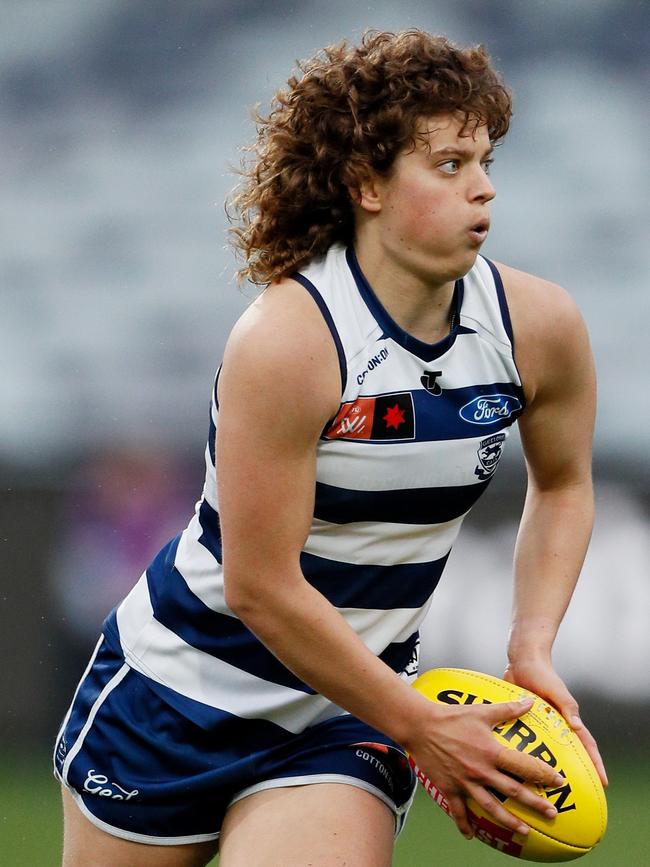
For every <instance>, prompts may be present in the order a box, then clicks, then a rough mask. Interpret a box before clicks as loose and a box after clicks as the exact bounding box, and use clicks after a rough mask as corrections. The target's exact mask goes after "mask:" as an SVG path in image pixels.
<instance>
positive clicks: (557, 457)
mask: <svg viewBox="0 0 650 867" xmlns="http://www.w3.org/2000/svg"><path fill="white" fill-rule="evenodd" d="M503 271H504V272H505V273H504V279H505V281H506V286H507V287H508V284H509V288H510V291H511V296H509V297H511V298H512V301H513V302H514V303H511V309H512V312H513V318H514V319H515V323H514V324H515V334H516V339H517V345H518V346H519V347H521V349H520V350H519V351H518V363H519V367H520V371H521V374H522V378H523V379H524V384H525V388H526V392H527V395H526V396H527V406H526V410H525V412H524V414H523V415H522V417H521V419H520V422H519V428H520V431H521V437H522V444H523V448H524V454H525V458H526V466H527V470H528V489H527V493H526V502H525V505H524V511H523V515H522V519H521V523H520V526H519V532H518V535H517V544H516V548H515V589H514V599H513V613H512V627H511V632H510V639H509V645H508V659H509V667H508V671H507V675H506V676H507V677H508V678H509V679H512V680H513V681H515V682H516V683H519V684H521V685H522V686H527V687H528V688H530V689H532V690H534V691H536V692H539V693H541V694H542V695H544V697H545V698H547V699H548V700H550V701H551V702H553V703H554V704H555V705H557V706H558V707H559V709H560V711H561V712H562V713H563V714H564V716H566V717H567V719H568V720H569V721H570V722H571V724H572V725H573V727H574V728H575V730H576V731H577V733H578V734H579V735H580V737H581V739H582V740H583V742H584V744H585V746H586V748H587V749H588V751H589V753H590V754H591V756H592V759H593V761H594V764H595V765H596V767H597V768H598V770H599V773H600V775H601V778H602V779H603V781H604V782H606V775H605V771H604V767H603V764H602V760H601V758H600V755H599V754H598V750H597V748H596V744H595V742H594V740H593V738H592V737H591V735H590V734H589V732H588V731H587V730H586V728H585V727H584V725H583V723H582V722H581V720H580V717H579V712H578V705H577V702H576V701H575V699H574V698H573V696H572V695H571V694H570V693H569V691H568V690H567V688H566V686H565V685H564V683H563V682H562V681H561V679H560V678H559V677H558V676H557V675H556V674H555V672H554V671H553V668H552V663H551V650H552V646H553V642H554V640H555V637H556V634H557V631H558V628H559V626H560V623H561V621H562V619H563V617H564V614H565V612H566V609H567V607H568V605H569V602H570V600H571V597H572V594H573V591H574V589H575V585H576V582H577V580H578V577H579V575H580V570H581V568H582V565H583V562H584V558H585V554H586V552H587V546H588V544H589V539H590V536H591V530H592V524H593V490H592V481H591V446H592V434H593V426H594V415H595V374H594V366H593V359H592V355H591V350H590V346H589V339H588V336H587V331H586V328H585V325H584V322H583V320H582V317H581V316H580V313H579V312H578V310H577V308H576V306H575V304H574V303H573V301H572V300H571V299H570V298H569V296H568V295H567V294H566V293H565V292H564V290H562V289H560V287H558V286H554V285H553V284H549V283H546V282H545V281H541V280H537V279H536V278H531V277H529V275H523V274H521V273H519V272H514V271H512V270H511V269H506V268H504V269H503Z"/></svg>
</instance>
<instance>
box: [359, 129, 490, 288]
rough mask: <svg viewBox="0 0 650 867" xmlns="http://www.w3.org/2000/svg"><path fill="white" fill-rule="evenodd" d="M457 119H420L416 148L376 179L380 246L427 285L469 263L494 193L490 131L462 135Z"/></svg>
mask: <svg viewBox="0 0 650 867" xmlns="http://www.w3.org/2000/svg"><path fill="white" fill-rule="evenodd" d="M462 125H463V121H462V118H459V117H457V116H454V115H441V116H436V117H431V118H428V119H427V120H426V121H423V122H422V124H421V126H420V127H419V129H418V133H419V134H418V136H417V139H416V145H415V147H414V148H410V149H409V150H406V151H404V152H402V153H401V154H400V155H399V156H398V157H397V159H396V160H395V163H394V164H393V168H392V170H391V173H390V175H389V176H388V177H387V178H381V179H379V180H378V182H377V196H378V199H379V202H380V208H379V211H378V212H377V213H376V217H377V218H378V219H377V222H376V227H377V229H378V242H379V244H380V246H381V247H382V248H383V253H384V254H385V255H388V256H389V257H390V259H391V260H392V261H393V263H394V264H395V265H397V266H399V267H400V268H405V269H406V270H407V271H408V272H410V273H411V274H413V275H414V276H417V277H419V278H420V279H423V280H425V281H427V282H434V283H439V282H446V281H449V280H455V279H457V278H458V277H462V276H463V275H464V274H466V273H467V272H468V271H469V270H470V268H471V267H472V265H473V264H474V262H475V260H476V257H477V255H478V252H479V249H480V247H481V245H482V244H483V242H484V241H485V238H486V237H487V233H488V230H489V226H490V210H489V203H490V201H491V200H492V199H493V198H494V196H495V191H494V187H493V186H492V184H491V183H490V179H489V177H488V170H489V165H490V162H491V159H490V154H491V152H492V146H491V143H490V139H489V137H488V132H487V128H486V127H485V126H479V127H477V128H476V129H473V130H472V129H471V127H470V128H469V129H468V130H465V132H463V133H462V134H461V131H462Z"/></svg>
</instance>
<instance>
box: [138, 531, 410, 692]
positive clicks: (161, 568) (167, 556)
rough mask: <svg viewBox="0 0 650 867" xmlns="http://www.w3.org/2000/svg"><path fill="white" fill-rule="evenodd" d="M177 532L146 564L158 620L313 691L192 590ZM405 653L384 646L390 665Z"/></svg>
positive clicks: (212, 650)
mask: <svg viewBox="0 0 650 867" xmlns="http://www.w3.org/2000/svg"><path fill="white" fill-rule="evenodd" d="M179 538H180V537H176V538H175V539H173V540H172V541H171V542H169V544H168V545H166V546H165V547H164V548H163V549H162V551H161V552H160V553H159V554H158V556H157V557H156V558H155V559H154V561H153V562H152V564H151V565H150V567H149V568H148V569H147V586H148V589H149V596H150V598H151V605H152V608H153V614H154V617H155V618H156V620H157V621H158V622H159V623H161V624H162V625H163V626H165V627H166V628H167V629H169V630H171V631H172V632H174V633H175V634H176V635H178V636H179V637H180V638H181V639H182V640H183V641H184V642H185V643H186V644H189V645H191V646H192V647H196V648H197V650H201V651H202V652H203V653H207V654H209V655H210V656H214V657H215V658H217V659H220V660H222V661H223V662H227V663H228V664H229V665H232V666H234V667H236V668H239V669H241V670H242V671H246V672H248V673H249V674H253V675H255V676H257V677H259V678H262V679H263V680H266V681H270V682H271V683H276V684H278V685H279V686H284V687H288V688H290V689H295V690H298V691H300V692H304V693H306V694H308V695H314V694H315V692H314V690H313V689H312V688H311V687H309V686H307V684H306V683H304V682H303V681H302V680H301V679H300V678H298V677H297V676H296V675H295V674H293V672H291V671H289V669H288V668H286V667H285V666H284V665H283V664H282V663H281V662H280V660H279V659H278V658H277V657H275V656H274V655H273V654H272V653H271V652H270V651H269V650H268V649H267V648H266V647H265V646H264V645H263V644H262V642H261V641H260V640H259V639H258V638H257V637H256V636H255V635H254V634H253V633H252V632H251V631H250V629H248V627H247V626H246V625H245V624H244V623H242V621H241V620H239V619H237V618H236V617H232V616H230V615H228V614H221V613H220V612H218V611H214V610H213V609H212V608H209V607H208V606H207V605H205V603H204V602H202V601H201V599H199V598H198V596H196V595H195V594H194V593H192V591H191V590H190V588H189V587H188V586H187V583H186V582H185V579H184V578H183V576H182V575H181V573H180V572H179V571H178V569H176V567H175V566H174V565H173V563H174V559H175V556H176V550H177V548H178V541H179ZM404 653H406V651H405V650H404V648H401V647H394V648H391V647H388V648H386V650H385V651H384V653H383V656H382V658H385V661H386V663H387V664H389V665H391V666H392V665H396V666H401V664H402V657H403V656H404ZM395 670H397V671H400V670H401V668H399V667H398V668H396V669H395Z"/></svg>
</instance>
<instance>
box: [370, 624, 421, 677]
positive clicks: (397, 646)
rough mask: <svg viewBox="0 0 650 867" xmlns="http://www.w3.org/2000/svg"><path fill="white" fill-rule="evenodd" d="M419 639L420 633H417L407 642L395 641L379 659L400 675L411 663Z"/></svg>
mask: <svg viewBox="0 0 650 867" xmlns="http://www.w3.org/2000/svg"><path fill="white" fill-rule="evenodd" d="M419 637H420V633H419V632H417V631H415V632H414V633H413V634H412V635H410V636H409V637H408V638H407V639H406V641H395V642H393V644H389V645H388V647H387V648H386V650H384V652H383V653H380V654H379V658H380V659H381V660H382V662H385V663H386V665H387V666H388V667H389V668H392V669H393V671H396V672H397V673H398V674H399V673H400V672H402V671H404V669H405V668H406V666H407V665H408V664H409V662H410V661H411V659H412V657H413V651H414V649H415V646H416V644H417V643H418V639H419Z"/></svg>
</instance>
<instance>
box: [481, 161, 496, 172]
mask: <svg viewBox="0 0 650 867" xmlns="http://www.w3.org/2000/svg"><path fill="white" fill-rule="evenodd" d="M493 162H494V160H493V159H490V160H483V163H482V166H483V171H484V172H485V174H486V175H489V174H490V170H491V166H492V163H493Z"/></svg>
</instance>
